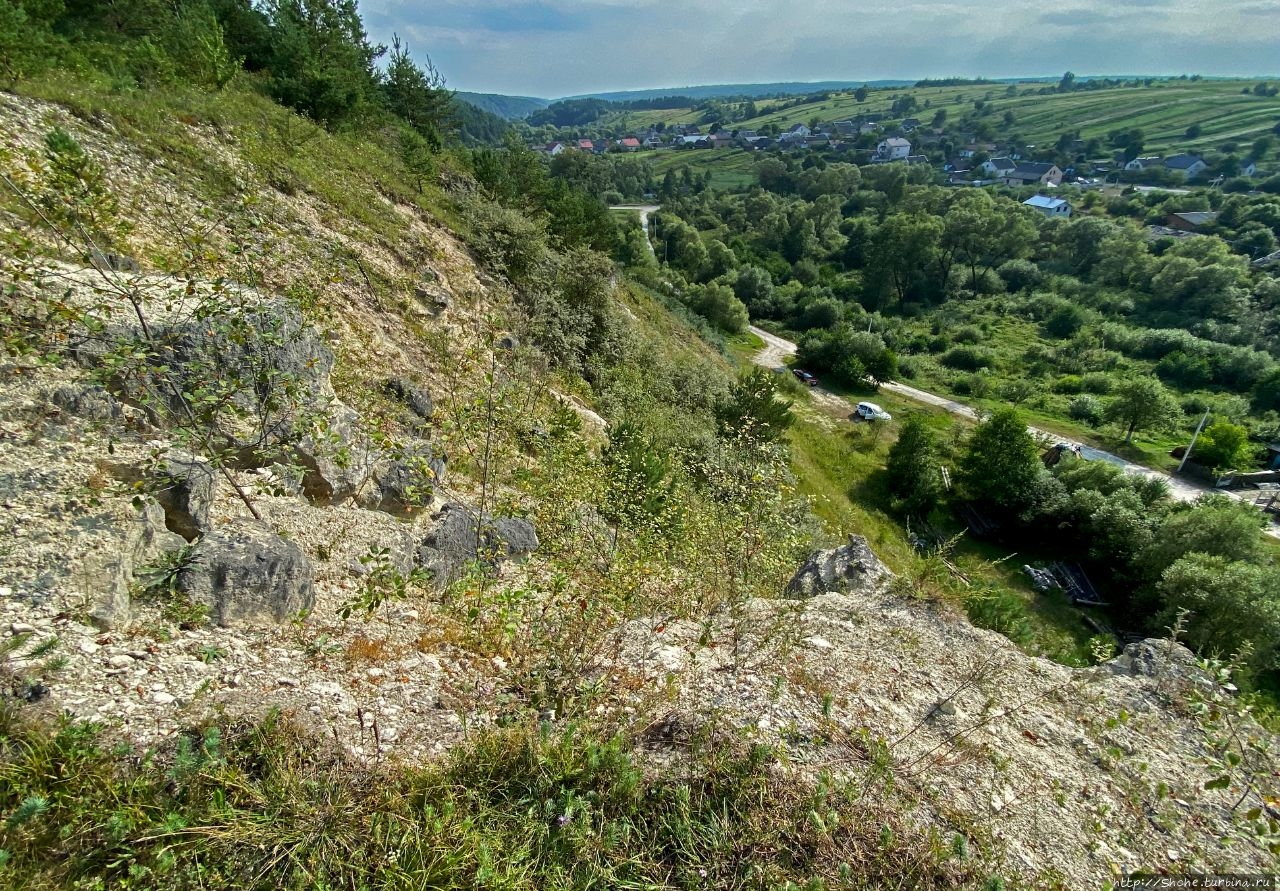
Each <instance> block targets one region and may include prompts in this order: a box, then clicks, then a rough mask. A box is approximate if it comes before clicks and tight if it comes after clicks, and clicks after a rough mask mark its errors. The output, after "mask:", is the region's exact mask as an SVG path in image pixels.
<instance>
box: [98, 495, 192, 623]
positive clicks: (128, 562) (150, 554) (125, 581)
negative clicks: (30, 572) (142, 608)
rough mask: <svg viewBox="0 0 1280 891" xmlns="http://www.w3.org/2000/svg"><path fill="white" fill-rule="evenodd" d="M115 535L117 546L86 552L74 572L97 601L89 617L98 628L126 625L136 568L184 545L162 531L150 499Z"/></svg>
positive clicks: (160, 511)
mask: <svg viewBox="0 0 1280 891" xmlns="http://www.w3.org/2000/svg"><path fill="white" fill-rule="evenodd" d="M119 535H120V541H119V544H118V545H113V546H108V547H104V548H101V549H99V550H96V551H92V552H90V553H89V554H87V555H86V556H85V557H84V559H83V560H82V561H81V563H80V566H79V568H78V569H77V570H76V571H75V573H74V576H75V578H76V579H77V580H78V581H79V582H80V584H81V585H82V586H83V587H84V590H86V591H88V592H90V593H92V594H93V595H94V596H95V597H96V598H97V603H96V604H95V605H94V606H93V607H92V608H91V610H90V618H91V619H92V621H93V623H94V624H95V625H97V626H98V627H99V628H102V629H112V628H120V627H123V626H124V625H127V624H128V623H129V620H130V618H131V615H132V613H131V609H132V604H131V601H130V596H129V590H130V588H131V587H132V586H133V578H134V570H135V569H136V568H138V567H139V566H142V565H144V564H146V563H150V562H152V561H154V560H155V559H156V558H158V557H160V556H161V555H162V554H166V553H169V552H171V551H175V550H178V549H179V548H182V547H185V546H186V541H184V540H183V538H182V536H180V535H175V534H174V533H172V532H170V531H169V530H168V529H166V528H165V522H164V510H163V509H162V508H161V507H160V505H159V504H158V503H157V502H155V501H154V500H152V499H150V498H147V499H144V500H143V501H142V502H141V504H140V507H139V510H138V513H137V515H136V516H135V517H133V518H131V519H130V520H128V521H126V522H125V524H124V527H123V528H122V529H121V530H120V532H119Z"/></svg>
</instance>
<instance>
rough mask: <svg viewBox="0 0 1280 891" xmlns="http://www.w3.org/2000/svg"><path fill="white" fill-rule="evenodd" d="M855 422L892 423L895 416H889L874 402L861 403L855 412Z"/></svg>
mask: <svg viewBox="0 0 1280 891" xmlns="http://www.w3.org/2000/svg"><path fill="white" fill-rule="evenodd" d="M853 417H854V419H855V420H863V421H892V420H893V415H891V414H889V413H888V412H887V411H885V410H884V409H883V408H881V407H880V406H878V405H876V404H875V403H874V402H859V403H858V406H857V408H855V409H854V410H853Z"/></svg>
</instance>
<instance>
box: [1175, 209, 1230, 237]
mask: <svg viewBox="0 0 1280 891" xmlns="http://www.w3.org/2000/svg"><path fill="white" fill-rule="evenodd" d="M1216 219H1218V214H1217V213H1216V212H1214V211H1212V210H1184V211H1182V212H1180V213H1171V214H1169V215H1168V216H1167V217H1165V220H1164V224H1165V225H1166V226H1168V227H1169V228H1170V229H1177V230H1179V231H1181V232H1199V231H1201V230H1202V229H1204V227H1205V226H1208V225H1209V224H1210V223H1212V222H1213V221H1215V220H1216Z"/></svg>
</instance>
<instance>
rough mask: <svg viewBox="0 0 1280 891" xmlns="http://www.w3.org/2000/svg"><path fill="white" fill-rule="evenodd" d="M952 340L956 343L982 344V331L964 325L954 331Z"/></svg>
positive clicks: (973, 326) (975, 327)
mask: <svg viewBox="0 0 1280 891" xmlns="http://www.w3.org/2000/svg"><path fill="white" fill-rule="evenodd" d="M952 339H953V340H954V341H955V342H956V343H970V344H972V343H982V340H983V334H982V329H980V328H978V327H977V326H976V325H965V326H964V327H963V328H957V329H956V332H955V334H953V335H952Z"/></svg>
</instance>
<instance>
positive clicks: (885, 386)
mask: <svg viewBox="0 0 1280 891" xmlns="http://www.w3.org/2000/svg"><path fill="white" fill-rule="evenodd" d="M751 333H752V334H754V335H756V336H757V337H759V338H760V339H761V340H763V341H764V349H762V350H760V352H758V353H756V355H755V358H754V361H755V363H756V364H757V365H763V366H764V367H766V368H785V367H786V364H787V359H789V358H790V357H791V356H794V355H795V353H796V345H795V344H794V343H792V342H791V341H789V340H786V339H784V338H781V337H778V336H777V335H776V334H770V333H769V332H768V331H765V330H764V329H762V328H757V327H755V326H754V325H753V326H751ZM880 389H882V390H885V391H887V392H889V393H897V394H898V395H899V396H905V397H906V398H907V399H910V400H912V401H913V402H920V403H923V404H925V405H933V406H937V407H938V408H941V409H944V410H945V411H948V412H950V413H951V414H953V415H957V416H959V417H962V418H968V419H969V420H973V421H976V420H978V417H979V415H978V412H977V411H976V410H974V409H973V408H972V407H971V406H968V405H965V404H964V403H962V402H956V401H954V400H952V399H947V398H946V397H945V396H938V395H937V394H935V393H929V392H927V391H925V390H918V389H916V388H915V387H908V386H907V385H906V384H900V383H896V382H894V381H889V382H885V383H882V384H881V385H880ZM813 397H814V399H815V401H817V402H818V403H819V404H820V405H823V406H825V407H827V408H829V409H831V410H832V411H835V412H839V413H841V414H843V415H844V416H845V417H848V416H849V415H850V414H851V413H852V412H853V403H851V402H849V400H847V399H845V398H844V397H842V396H837V395H836V394H835V393H832V392H830V391H828V390H825V389H823V388H822V387H821V386H817V387H814V388H813ZM1027 429H1028V430H1029V431H1030V432H1031V435H1032V436H1034V437H1035V438H1036V439H1037V440H1039V441H1041V442H1045V443H1051V442H1065V443H1068V444H1069V445H1073V446H1074V445H1079V446H1080V450H1081V453H1082V454H1083V455H1084V456H1085V457H1086V458H1089V459H1090V460H1100V461H1110V462H1111V463H1112V464H1116V465H1118V466H1120V467H1123V468H1124V471H1125V473H1132V474H1137V475H1141V476H1145V477H1153V478H1158V479H1162V480H1164V481H1165V483H1167V484H1168V486H1169V495H1170V496H1171V497H1172V498H1175V499H1177V500H1178V501H1195V500H1196V499H1197V498H1199V497H1200V496H1201V495H1203V494H1204V493H1206V492H1212V491H1215V490H1214V489H1212V488H1211V487H1209V486H1205V485H1201V484H1199V483H1194V482H1191V481H1190V480H1187V479H1185V478H1183V477H1175V476H1171V475H1169V474H1167V473H1162V472H1160V471H1158V470H1152V469H1151V468H1150V467H1143V466H1142V465H1141V464H1134V463H1133V462H1132V461H1126V460H1125V459H1124V458H1121V457H1119V456H1118V455H1113V454H1111V453H1110V452H1104V451H1102V450H1101V449H1095V448H1093V447H1092V446H1086V445H1083V444H1081V443H1076V442H1073V441H1072V440H1070V439H1067V438H1065V437H1062V436H1059V435H1057V434H1056V433H1050V432H1048V431H1047V430H1041V429H1039V428H1036V427H1028V428H1027ZM1224 494H1228V495H1233V496H1234V493H1231V492H1228V493H1224ZM1235 497H1239V496H1235ZM1267 534H1269V535H1271V536H1273V537H1276V538H1280V528H1277V527H1276V526H1275V525H1274V524H1271V525H1269V526H1268V528H1267Z"/></svg>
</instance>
